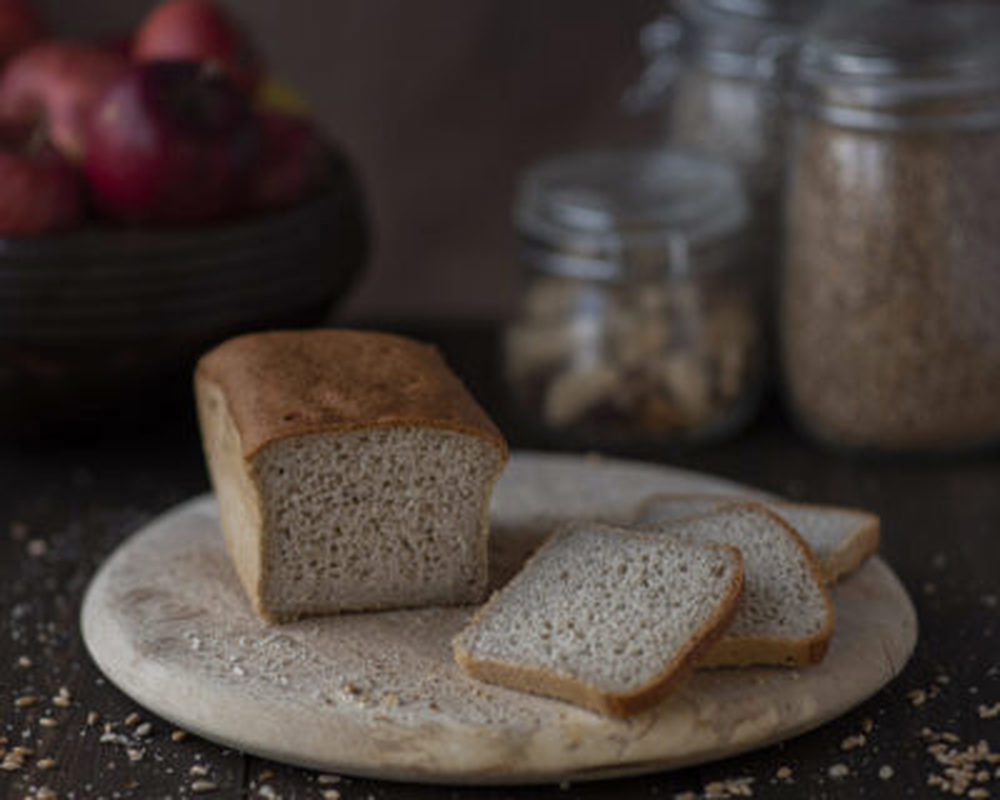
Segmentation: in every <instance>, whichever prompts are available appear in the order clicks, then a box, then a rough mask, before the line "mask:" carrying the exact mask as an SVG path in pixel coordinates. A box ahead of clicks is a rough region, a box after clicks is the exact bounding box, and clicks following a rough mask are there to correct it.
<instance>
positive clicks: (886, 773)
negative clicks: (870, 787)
mask: <svg viewBox="0 0 1000 800" xmlns="http://www.w3.org/2000/svg"><path fill="white" fill-rule="evenodd" d="M895 774H896V770H894V769H893V768H892V767H890V766H889V765H888V764H883V765H882V766H881V767H879V770H878V776H879V777H880V778H881V779H882V780H884V781H887V780H890V779H891V778H892V776H893V775H895Z"/></svg>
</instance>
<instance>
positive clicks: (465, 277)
mask: <svg viewBox="0 0 1000 800" xmlns="http://www.w3.org/2000/svg"><path fill="white" fill-rule="evenodd" d="M152 4H153V3H152V2H149V1H148V0H143V1H142V2H137V0H86V2H82V1H81V0H47V2H43V3H42V5H43V6H44V7H46V8H47V10H48V13H49V19H50V20H51V21H52V22H53V24H54V26H55V27H56V28H57V29H58V30H59V31H60V32H63V33H68V34H74V35H87V36H101V35H107V34H113V33H115V32H116V31H121V30H126V29H128V28H129V27H130V26H132V25H134V24H136V23H137V22H138V21H139V20H140V19H141V18H142V16H143V15H144V13H145V12H146V10H147V9H148V8H149V7H150V6H151V5H152ZM228 5H229V6H230V7H231V8H233V9H234V10H235V11H236V13H237V14H238V15H239V16H240V17H241V18H242V19H243V20H244V21H245V22H246V24H247V25H248V26H249V27H250V28H251V29H252V30H253V31H254V32H255V34H256V36H257V39H258V40H259V42H260V44H261V47H262V48H263V50H264V51H265V54H266V56H267V58H268V61H269V64H270V67H271V71H272V73H273V74H275V75H276V76H278V77H279V78H281V79H282V80H284V81H286V82H288V83H290V84H291V85H293V86H295V87H296V88H297V89H298V90H299V91H300V92H301V93H302V94H303V95H304V96H305V97H306V98H307V99H308V100H309V102H310V103H311V105H312V106H313V108H314V109H315V110H316V112H317V113H318V115H319V116H320V118H321V120H322V122H323V124H324V127H325V128H326V129H327V131H328V132H329V133H330V134H331V135H332V136H334V137H335V138H337V139H338V140H339V141H341V142H342V143H343V144H344V146H345V147H346V148H347V149H348V150H349V152H350V153H351V154H352V155H353V156H354V157H355V159H356V160H357V162H358V164H359V166H360V170H361V173H362V175H363V178H364V180H365V182H366V185H367V188H368V193H369V197H370V202H371V209H372V213H373V215H374V218H375V223H376V226H377V234H378V242H377V251H376V253H375V257H374V261H373V263H372V264H371V267H370V269H369V273H368V276H367V278H366V279H365V281H364V284H363V285H362V286H361V287H360V289H359V290H358V292H357V293H356V294H355V296H354V297H353V298H352V300H351V302H350V304H349V307H348V308H347V309H346V312H345V316H346V317H347V318H353V319H357V318H361V317H364V318H382V319H385V318H393V319H396V318H417V317H428V316H436V315H437V316H449V317H487V318H497V317H500V316H502V315H503V314H505V313H506V312H507V310H508V309H509V308H510V304H511V302H512V299H513V297H514V295H515V286H516V281H517V266H516V262H515V258H514V255H513V247H512V242H511V232H510V223H509V219H510V203H511V197H512V192H513V187H514V182H515V176H516V174H517V172H518V170H519V169H520V168H521V167H523V166H524V165H525V164H526V163H528V162H530V161H531V160H532V159H535V158H537V157H538V156H541V155H544V154H547V153H551V152H554V151H558V150H560V149H563V148H569V147H575V146H580V145H584V144H595V143H603V142H609V141H610V142H622V141H634V140H638V139H643V138H647V137H649V136H651V135H653V132H652V131H651V127H652V125H651V122H650V121H649V120H635V119H629V118H627V117H626V116H625V115H624V114H622V113H621V112H620V111H619V106H618V100H619V96H620V94H621V92H622V90H623V89H624V88H625V87H626V86H627V85H628V84H629V83H631V82H632V81H633V80H635V78H636V76H637V75H638V73H639V71H640V68H641V65H640V59H639V53H638V46H637V38H636V37H637V32H638V28H639V26H640V25H641V23H642V22H644V21H646V20H648V19H650V18H651V17H652V16H655V14H656V12H657V10H658V9H659V7H660V4H658V3H656V2H652V0H541V1H540V0H311V1H310V0H230V2H229V3H228Z"/></svg>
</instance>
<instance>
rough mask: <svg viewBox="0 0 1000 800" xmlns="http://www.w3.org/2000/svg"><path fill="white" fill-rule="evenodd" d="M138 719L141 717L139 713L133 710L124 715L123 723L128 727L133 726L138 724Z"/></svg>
mask: <svg viewBox="0 0 1000 800" xmlns="http://www.w3.org/2000/svg"><path fill="white" fill-rule="evenodd" d="M140 719H142V718H141V717H140V716H139V714H138V713H136V712H135V711H133V712H132V713H131V714H129V715H128V716H127V717H125V725H126V726H127V727H129V728H134V727H135V726H136V725H138V724H139V720H140Z"/></svg>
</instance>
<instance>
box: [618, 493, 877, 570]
mask: <svg viewBox="0 0 1000 800" xmlns="http://www.w3.org/2000/svg"><path fill="white" fill-rule="evenodd" d="M734 502H736V503H738V502H740V501H739V500H734V499H733V498H732V497H724V496H719V495H710V494H660V495H655V496H654V497H651V498H649V499H648V500H647V501H646V502H645V503H644V504H643V505H642V507H641V508H640V510H639V515H638V518H637V520H636V522H637V523H638V524H640V525H642V524H645V523H650V522H671V521H676V520H680V519H685V518H688V517H695V516H700V515H703V514H710V513H712V512H714V511H719V510H721V509H723V508H725V507H727V506H729V505H732V504H733V503H734ZM758 502H760V503H761V505H763V506H765V507H766V508H767V509H768V510H769V511H771V512H773V513H775V514H777V515H778V516H779V517H781V518H782V519H783V520H784V521H785V522H787V523H788V524H789V525H791V526H792V527H793V528H795V530H796V531H797V532H798V533H799V535H800V536H801V537H802V538H803V539H804V540H805V542H806V544H808V545H809V547H810V548H811V549H812V551H813V554H814V555H815V556H816V558H817V559H818V560H819V563H820V566H821V567H822V569H823V577H824V578H825V579H826V582H827V583H835V582H836V581H838V580H840V579H841V578H843V577H844V576H845V575H849V574H850V573H852V572H854V570H856V569H857V568H858V567H860V566H861V565H862V564H863V563H864V562H865V561H866V560H867V559H868V558H869V557H870V556H872V555H873V554H874V553H876V552H877V551H878V546H879V538H880V532H879V528H880V524H879V518H878V517H877V516H875V515H874V514H871V513H869V512H867V511H860V510H858V509H853V508H841V507H840V506H823V505H813V504H808V503H791V502H788V501H787V500H767V501H758Z"/></svg>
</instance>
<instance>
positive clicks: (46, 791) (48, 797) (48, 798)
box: [35, 786, 59, 800]
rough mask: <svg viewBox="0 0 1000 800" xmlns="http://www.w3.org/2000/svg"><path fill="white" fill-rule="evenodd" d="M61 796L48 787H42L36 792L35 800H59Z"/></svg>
mask: <svg viewBox="0 0 1000 800" xmlns="http://www.w3.org/2000/svg"><path fill="white" fill-rule="evenodd" d="M58 797H59V795H57V794H56V793H55V790H54V789H50V788H49V787H48V786H40V787H39V788H38V790H37V791H36V792H35V800H58Z"/></svg>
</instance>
